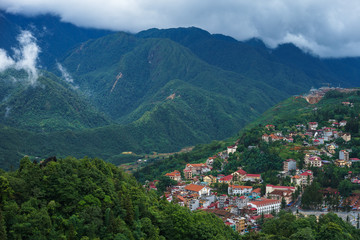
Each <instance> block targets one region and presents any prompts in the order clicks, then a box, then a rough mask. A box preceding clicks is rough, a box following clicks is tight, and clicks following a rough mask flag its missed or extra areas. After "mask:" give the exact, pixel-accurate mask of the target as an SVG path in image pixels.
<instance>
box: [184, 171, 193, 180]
mask: <svg viewBox="0 0 360 240" xmlns="http://www.w3.org/2000/svg"><path fill="white" fill-rule="evenodd" d="M183 172H184V177H185V179H192V177H193V175H192V171H191V170H186V169H184V171H183Z"/></svg>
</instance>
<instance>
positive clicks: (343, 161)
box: [334, 159, 352, 167]
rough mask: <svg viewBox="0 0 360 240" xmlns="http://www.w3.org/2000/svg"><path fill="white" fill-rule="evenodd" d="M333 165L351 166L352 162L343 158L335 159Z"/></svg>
mask: <svg viewBox="0 0 360 240" xmlns="http://www.w3.org/2000/svg"><path fill="white" fill-rule="evenodd" d="M334 163H335V165H336V166H338V167H351V165H352V162H351V161H349V160H348V161H346V160H344V159H337V160H335V162H334Z"/></svg>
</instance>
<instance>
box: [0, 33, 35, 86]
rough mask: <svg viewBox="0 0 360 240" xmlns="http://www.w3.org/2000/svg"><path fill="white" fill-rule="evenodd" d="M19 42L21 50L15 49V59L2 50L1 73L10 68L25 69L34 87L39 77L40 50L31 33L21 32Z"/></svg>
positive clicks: (0, 58) (0, 59)
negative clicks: (37, 65) (38, 61)
mask: <svg viewBox="0 0 360 240" xmlns="http://www.w3.org/2000/svg"><path fill="white" fill-rule="evenodd" d="M17 40H18V42H19V48H13V51H14V56H13V57H10V56H8V54H7V53H6V51H5V50H4V49H1V48H0V72H3V71H5V70H6V69H8V68H15V69H17V70H21V69H23V70H25V71H26V72H27V74H28V81H29V82H30V84H31V85H34V84H35V83H36V80H37V78H38V76H39V74H38V71H37V68H36V64H37V60H38V55H39V53H40V48H39V46H38V45H37V44H36V39H35V38H34V37H33V36H32V34H31V33H30V32H29V31H21V33H20V34H19V36H18V37H17Z"/></svg>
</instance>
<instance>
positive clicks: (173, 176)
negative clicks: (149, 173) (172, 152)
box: [165, 170, 181, 182]
mask: <svg viewBox="0 0 360 240" xmlns="http://www.w3.org/2000/svg"><path fill="white" fill-rule="evenodd" d="M165 176H167V177H169V178H170V179H172V180H175V181H177V182H179V181H181V174H180V172H179V171H178V170H175V171H173V172H171V173H167V174H165Z"/></svg>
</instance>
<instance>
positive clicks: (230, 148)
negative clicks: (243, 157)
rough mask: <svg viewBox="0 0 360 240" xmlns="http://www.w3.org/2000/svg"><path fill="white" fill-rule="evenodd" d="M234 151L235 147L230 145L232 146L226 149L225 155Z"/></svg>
mask: <svg viewBox="0 0 360 240" xmlns="http://www.w3.org/2000/svg"><path fill="white" fill-rule="evenodd" d="M236 149H237V145H232V146H229V147H227V154H230V153H235V152H236Z"/></svg>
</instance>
